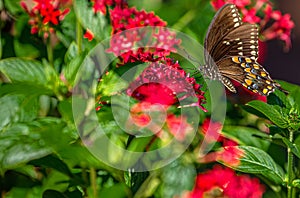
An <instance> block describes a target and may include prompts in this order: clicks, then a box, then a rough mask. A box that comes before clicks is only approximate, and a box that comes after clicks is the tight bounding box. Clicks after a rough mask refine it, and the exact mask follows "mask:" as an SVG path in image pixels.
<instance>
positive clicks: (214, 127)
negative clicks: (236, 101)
mask: <svg viewBox="0 0 300 198" xmlns="http://www.w3.org/2000/svg"><path fill="white" fill-rule="evenodd" d="M222 127H223V126H222V124H221V123H219V122H213V121H211V120H210V119H208V118H207V119H205V120H204V122H203V124H202V133H203V134H204V135H205V139H204V141H205V142H204V143H205V144H206V143H208V144H209V143H213V142H216V141H217V142H220V143H221V144H222V147H221V149H219V150H218V151H215V152H210V153H208V154H207V155H205V156H203V157H201V158H199V160H198V161H199V162H200V163H210V162H216V161H221V162H223V163H225V164H228V165H230V166H238V165H239V164H240V159H241V157H243V154H244V152H243V151H242V150H241V149H239V148H238V147H236V146H237V145H238V143H237V142H236V141H234V140H231V139H228V138H226V137H224V136H223V135H222V134H221V132H222Z"/></svg>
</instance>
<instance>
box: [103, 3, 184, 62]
mask: <svg viewBox="0 0 300 198" xmlns="http://www.w3.org/2000/svg"><path fill="white" fill-rule="evenodd" d="M110 17H111V22H112V27H113V34H114V35H113V37H112V39H111V46H110V48H109V49H108V50H107V51H108V52H112V53H114V54H115V55H116V56H119V57H120V59H121V64H126V63H131V62H137V61H139V62H149V61H150V62H153V61H157V60H158V59H161V58H162V57H165V56H168V55H169V54H170V52H171V51H173V52H175V51H176V49H175V46H177V45H178V44H179V43H180V40H178V39H176V35H175V33H173V32H170V31H169V30H167V29H166V28H163V27H164V26H166V22H164V21H163V20H161V19H160V18H159V17H158V16H156V15H154V13H153V12H150V13H148V12H145V11H144V10H142V11H138V10H136V9H135V8H124V9H121V8H119V7H115V8H114V9H113V10H111V12H110ZM140 27H145V28H140ZM146 27H149V28H146ZM126 30H127V31H126Z"/></svg>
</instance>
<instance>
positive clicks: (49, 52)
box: [47, 36, 54, 68]
mask: <svg viewBox="0 0 300 198" xmlns="http://www.w3.org/2000/svg"><path fill="white" fill-rule="evenodd" d="M47 55H48V61H49V64H50V65H51V66H52V67H53V68H54V64H53V48H52V44H51V36H49V38H48V39H47Z"/></svg>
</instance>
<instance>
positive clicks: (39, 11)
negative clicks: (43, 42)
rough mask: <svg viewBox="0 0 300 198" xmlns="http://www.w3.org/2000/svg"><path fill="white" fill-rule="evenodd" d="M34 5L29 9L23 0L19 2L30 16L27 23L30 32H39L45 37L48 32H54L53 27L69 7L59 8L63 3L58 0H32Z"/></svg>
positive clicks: (67, 11) (62, 17)
mask: <svg viewBox="0 0 300 198" xmlns="http://www.w3.org/2000/svg"><path fill="white" fill-rule="evenodd" d="M33 1H34V2H35V5H34V6H33V7H32V9H29V8H28V6H27V4H26V3H25V2H23V1H21V2H20V4H21V7H22V8H23V9H24V10H25V11H26V12H27V13H28V15H29V16H30V20H29V22H28V23H29V24H30V25H31V26H32V27H31V34H36V33H41V34H43V36H44V38H47V37H48V36H49V34H50V33H54V27H55V26H56V25H58V24H59V21H62V20H63V19H64V17H65V15H66V14H68V13H69V11H70V9H69V8H66V9H64V10H62V11H61V10H60V6H61V5H64V4H61V3H65V2H60V1H58V0H49V1H44V0H33Z"/></svg>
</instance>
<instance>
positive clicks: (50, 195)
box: [43, 190, 68, 198]
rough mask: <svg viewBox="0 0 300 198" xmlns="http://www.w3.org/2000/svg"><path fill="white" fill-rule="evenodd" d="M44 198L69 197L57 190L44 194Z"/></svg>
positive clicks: (47, 191)
mask: <svg viewBox="0 0 300 198" xmlns="http://www.w3.org/2000/svg"><path fill="white" fill-rule="evenodd" d="M43 198H68V197H67V196H65V195H64V194H63V193H61V192H59V191H56V190H46V191H45V192H44V193H43Z"/></svg>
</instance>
